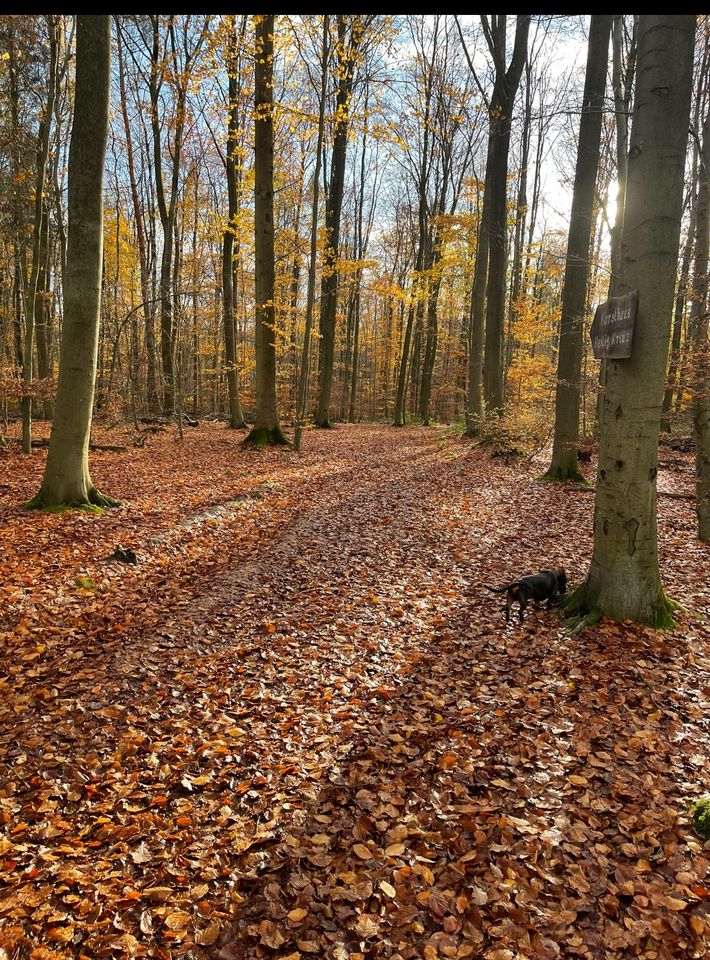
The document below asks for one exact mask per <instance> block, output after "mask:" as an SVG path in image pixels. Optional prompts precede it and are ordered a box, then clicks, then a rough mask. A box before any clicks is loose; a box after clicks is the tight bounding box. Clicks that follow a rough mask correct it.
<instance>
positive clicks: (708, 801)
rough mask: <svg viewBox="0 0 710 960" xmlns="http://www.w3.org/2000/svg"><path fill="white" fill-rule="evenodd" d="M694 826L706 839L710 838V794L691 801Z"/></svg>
mask: <svg viewBox="0 0 710 960" xmlns="http://www.w3.org/2000/svg"><path fill="white" fill-rule="evenodd" d="M690 809H691V811H692V813H693V826H694V827H695V830H696V832H697V833H699V834H700V836H701V837H702V838H703V839H704V840H710V796H708V797H701V798H700V800H696V801H695V803H691V805H690Z"/></svg>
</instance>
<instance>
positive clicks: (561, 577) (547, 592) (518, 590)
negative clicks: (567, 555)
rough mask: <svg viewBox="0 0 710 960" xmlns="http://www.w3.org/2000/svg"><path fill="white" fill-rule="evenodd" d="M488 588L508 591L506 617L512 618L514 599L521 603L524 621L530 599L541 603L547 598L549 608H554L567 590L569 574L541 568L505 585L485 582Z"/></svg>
mask: <svg viewBox="0 0 710 960" xmlns="http://www.w3.org/2000/svg"><path fill="white" fill-rule="evenodd" d="M484 586H485V588H486V590H491V591H492V592H493V593H507V594H508V595H507V597H506V602H505V619H506V621H508V620H510V608H511V606H512V603H513V600H517V601H518V603H519V604H520V622H521V623H522V622H523V611H524V610H525V608H526V607H527V605H528V603H529V601H530V600H533V601H534V602H535V603H539V602H540V601H541V600H547V608H548V610H549V609H551V608H552V604H553V602H554V601H555V600H556V599H557V597H558V596H559V595H560V594H561V593H565V591H566V590H567V576H566V574H565V572H564V570H556V571H555V570H541V571H540V573H536V574H535V575H534V576H530V577H521V578H520V580H513V582H512V583H509V584H508V585H507V586H505V587H489V586H488V585H487V584H484Z"/></svg>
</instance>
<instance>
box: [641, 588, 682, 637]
mask: <svg viewBox="0 0 710 960" xmlns="http://www.w3.org/2000/svg"><path fill="white" fill-rule="evenodd" d="M678 609H680V607H679V605H678V604H677V603H676V602H675V600H670V599H669V598H668V597H667V596H666V595H665V593H663V592H661V595H660V596H659V598H658V600H657V601H656V603H655V604H654V606H653V607H652V610H651V622H650V623H649V624H648V626H649V627H655V629H656V630H675V628H676V626H677V624H676V622H675V620H674V619H673V611H674V610H678Z"/></svg>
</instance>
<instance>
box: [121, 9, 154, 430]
mask: <svg viewBox="0 0 710 960" xmlns="http://www.w3.org/2000/svg"><path fill="white" fill-rule="evenodd" d="M116 52H117V54H118V82H119V89H120V94H121V116H122V118H123V130H124V133H125V135H126V159H127V161H128V179H129V183H130V187H131V201H132V204H133V220H134V223H135V229H136V240H137V242H138V263H139V269H140V284H141V298H142V301H143V310H142V313H143V321H144V324H145V341H146V354H147V357H146V361H147V379H146V394H147V401H148V411H149V412H150V413H154V412H155V411H157V410H158V409H159V408H160V399H159V397H158V386H157V383H156V376H155V362H154V359H155V333H154V319H155V306H154V304H155V299H154V297H153V294H152V291H151V288H150V271H149V269H148V250H147V245H146V237H145V224H144V222H143V210H142V208H141V202H140V198H139V196H138V184H137V181H136V165H135V157H134V152H133V135H132V133H131V124H130V121H129V118H128V99H127V95H126V77H125V66H124V58H123V41H122V30H121V22H120V17H116ZM135 340H136V341H137V338H135ZM137 347H138V345H137V342H136V343H135V350H134V355H133V357H132V365H133V369H134V370H135V369H137V366H138V357H137Z"/></svg>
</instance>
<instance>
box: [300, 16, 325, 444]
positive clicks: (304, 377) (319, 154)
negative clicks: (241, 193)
mask: <svg viewBox="0 0 710 960" xmlns="http://www.w3.org/2000/svg"><path fill="white" fill-rule="evenodd" d="M329 21H330V18H329V15H328V14H327V13H326V14H324V15H323V40H322V44H321V75H320V76H321V87H320V98H319V101H318V140H317V143H316V167H315V171H314V173H313V200H312V204H311V249H310V256H309V261H308V289H307V292H306V320H305V327H304V332H303V350H302V351H301V365H300V369H299V371H298V391H297V394H296V431H295V436H294V439H293V445H294V447H295V448H296V450H300V449H301V436H302V433H303V421H304V420H305V417H306V404H307V399H308V374H309V368H310V357H311V334H312V331H313V307H314V304H315V298H316V265H317V259H318V198H319V195H320V173H321V166H322V163H323V133H324V127H325V105H326V91H327V87H328V56H329V53H330V43H329V41H328V36H329V29H330V22H329Z"/></svg>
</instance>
